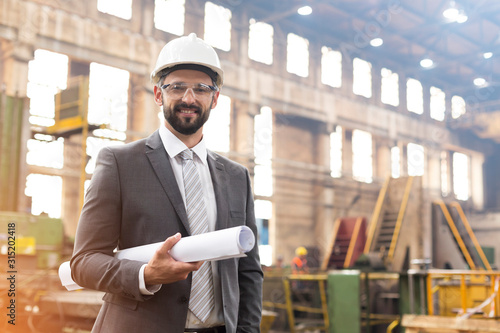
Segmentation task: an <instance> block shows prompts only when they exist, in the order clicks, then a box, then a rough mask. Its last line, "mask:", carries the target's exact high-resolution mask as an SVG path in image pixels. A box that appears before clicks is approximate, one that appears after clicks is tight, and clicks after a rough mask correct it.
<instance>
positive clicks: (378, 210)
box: [363, 177, 391, 254]
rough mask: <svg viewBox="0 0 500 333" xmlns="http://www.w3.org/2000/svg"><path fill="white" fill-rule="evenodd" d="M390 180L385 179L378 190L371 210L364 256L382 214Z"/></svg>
mask: <svg viewBox="0 0 500 333" xmlns="http://www.w3.org/2000/svg"><path fill="white" fill-rule="evenodd" d="M390 180H391V177H387V179H386V180H385V182H384V185H383V186H382V188H381V189H380V193H379V195H378V199H377V203H376V204H375V209H374V210H373V215H372V220H371V222H370V226H369V229H368V233H367V236H366V244H365V249H364V251H363V252H364V253H365V254H368V253H369V252H370V248H371V246H372V242H373V237H374V235H375V230H376V229H377V224H378V222H379V221H380V214H381V212H382V207H383V206H384V201H385V197H386V195H387V189H388V188H389V182H390Z"/></svg>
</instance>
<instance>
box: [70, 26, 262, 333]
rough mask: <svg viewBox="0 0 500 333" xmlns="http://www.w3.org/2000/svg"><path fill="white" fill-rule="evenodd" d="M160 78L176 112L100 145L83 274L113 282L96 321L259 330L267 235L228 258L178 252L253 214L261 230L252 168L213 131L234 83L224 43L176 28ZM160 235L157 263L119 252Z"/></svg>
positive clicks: (81, 230)
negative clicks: (222, 53) (208, 140)
mask: <svg viewBox="0 0 500 333" xmlns="http://www.w3.org/2000/svg"><path fill="white" fill-rule="evenodd" d="M151 79H152V82H153V83H154V100H155V102H156V104H157V105H158V106H159V107H160V108H161V109H162V111H163V114H164V118H165V119H163V122H162V124H161V125H160V128H159V129H158V130H157V131H155V132H154V133H153V134H151V135H150V136H149V137H147V138H145V139H142V140H139V141H136V142H133V143H128V144H126V145H123V146H114V147H106V148H103V149H102V150H101V151H100V153H99V155H98V158H97V165H96V168H95V172H94V175H93V177H92V180H91V184H90V187H89V189H88V192H87V195H86V198H85V204H84V206H83V209H82V213H81V216H80V221H79V224H78V230H77V233H76V238H75V248H74V254H73V257H72V260H71V271H72V276H73V279H74V280H75V282H76V283H78V284H79V285H80V286H82V287H85V288H89V289H95V290H100V291H104V292H106V294H105V296H104V298H103V299H104V304H103V306H102V308H101V310H100V312H99V314H98V316H97V319H96V322H95V324H94V327H93V330H92V332H102V333H114V332H116V333H127V332H134V333H135V332H147V333H160V332H161V333H182V332H201V333H205V332H207V333H208V332H210V333H217V332H228V333H229V332H231V333H235V332H259V330H260V329H259V325H260V321H261V313H262V282H263V273H262V270H261V266H260V259H259V254H258V247H257V246H255V247H254V248H253V249H252V250H251V251H250V252H248V253H247V256H246V257H243V258H232V259H226V260H221V261H216V262H191V263H184V262H179V261H176V260H175V259H173V258H172V257H171V256H170V255H169V250H170V249H171V248H172V247H173V246H174V245H175V244H176V243H177V242H178V241H179V240H180V239H181V237H186V236H190V235H193V234H199V233H204V232H208V231H214V230H219V229H224V228H229V227H235V226H240V225H246V226H248V227H249V228H250V229H251V230H252V231H253V232H254V234H255V235H256V236H257V228H256V224H255V214H254V202H253V197H252V189H251V187H250V177H249V173H248V170H247V169H246V168H245V167H243V166H241V165H239V164H237V163H235V162H233V161H231V160H229V159H227V158H225V157H223V156H221V155H218V154H216V153H214V152H212V151H209V150H208V149H207V148H206V147H205V140H204V138H203V125H204V123H205V122H206V121H207V119H208V118H209V115H210V110H211V109H213V108H215V106H216V105H217V99H218V97H219V91H220V88H221V87H222V84H223V71H222V68H221V66H220V61H219V58H218V56H217V53H216V52H215V50H214V49H213V48H212V47H211V46H210V45H208V44H207V43H206V42H204V41H203V40H202V39H200V38H197V37H196V35H195V34H194V33H192V34H190V35H189V36H186V37H180V38H177V39H174V40H172V41H170V42H169V43H167V44H166V45H165V46H164V48H163V49H162V50H161V52H160V54H159V56H158V60H157V63H156V68H155V69H154V70H153V72H152V73H151ZM110 80H113V78H110ZM155 114H156V113H155ZM185 185H186V187H185ZM193 188H194V190H193ZM195 205H196V207H194V206H195ZM194 211H195V212H196V213H193V212H194ZM160 241H164V243H163V245H162V246H161V247H160V248H159V249H158V250H157V251H156V253H155V254H154V256H153V257H152V259H151V260H150V261H149V262H148V263H147V264H144V263H141V262H138V261H133V260H118V259H116V258H114V257H113V251H114V249H115V248H118V249H126V248H130V247H135V246H139V245H145V244H150V243H155V242H160Z"/></svg>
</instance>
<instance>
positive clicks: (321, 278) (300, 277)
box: [262, 274, 330, 333]
mask: <svg viewBox="0 0 500 333" xmlns="http://www.w3.org/2000/svg"><path fill="white" fill-rule="evenodd" d="M326 280H327V274H297V275H295V274H292V275H287V276H283V289H284V293H285V303H284V304H283V303H277V302H271V301H264V302H262V304H263V306H264V307H268V308H277V309H285V310H286V312H287V317H288V324H289V326H290V332H291V333H295V332H297V331H303V330H312V331H314V330H321V331H328V328H329V326H330V322H329V317H328V304H327V300H326ZM292 281H293V282H307V281H309V282H317V283H318V288H319V289H318V291H319V296H320V300H321V307H320V308H317V307H311V306H303V305H297V304H294V302H293V298H292V296H293V295H292V293H293V291H294V290H293V287H292ZM295 311H301V312H307V313H317V314H321V315H322V316H323V321H322V323H321V325H315V326H311V325H307V326H305V327H304V328H302V329H300V328H298V327H297V326H296V323H295V321H296V320H295V314H294V312H295Z"/></svg>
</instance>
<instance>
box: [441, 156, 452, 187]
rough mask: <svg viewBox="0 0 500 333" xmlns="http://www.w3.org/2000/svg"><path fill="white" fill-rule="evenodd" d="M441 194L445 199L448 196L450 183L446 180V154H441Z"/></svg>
mask: <svg viewBox="0 0 500 333" xmlns="http://www.w3.org/2000/svg"><path fill="white" fill-rule="evenodd" d="M441 194H442V196H443V197H446V196H447V195H448V194H450V182H449V178H448V153H447V152H446V151H442V152H441Z"/></svg>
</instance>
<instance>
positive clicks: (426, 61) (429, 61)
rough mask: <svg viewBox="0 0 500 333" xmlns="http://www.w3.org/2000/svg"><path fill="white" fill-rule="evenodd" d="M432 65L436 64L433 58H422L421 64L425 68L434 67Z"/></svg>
mask: <svg viewBox="0 0 500 333" xmlns="http://www.w3.org/2000/svg"><path fill="white" fill-rule="evenodd" d="M432 65H434V61H432V59H429V58H425V59H422V60H420V66H422V67H423V68H429V67H432Z"/></svg>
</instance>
